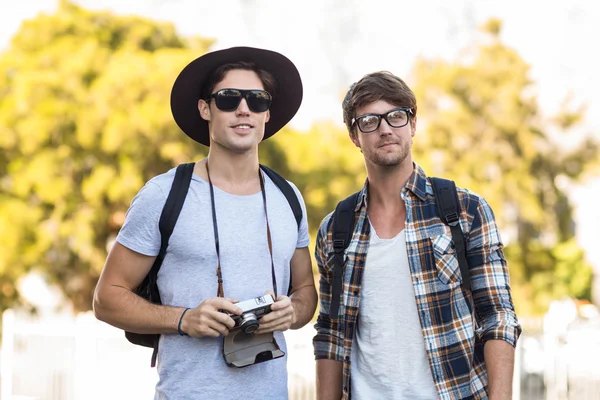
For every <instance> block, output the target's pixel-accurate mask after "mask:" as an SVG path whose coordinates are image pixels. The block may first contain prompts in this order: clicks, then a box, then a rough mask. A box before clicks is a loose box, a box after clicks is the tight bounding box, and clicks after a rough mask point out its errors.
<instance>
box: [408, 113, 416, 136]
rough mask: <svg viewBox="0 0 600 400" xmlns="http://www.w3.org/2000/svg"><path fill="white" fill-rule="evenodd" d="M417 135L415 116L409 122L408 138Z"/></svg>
mask: <svg viewBox="0 0 600 400" xmlns="http://www.w3.org/2000/svg"><path fill="white" fill-rule="evenodd" d="M416 133H417V116H416V115H415V116H414V117H413V118H412V121H410V136H415V134H416Z"/></svg>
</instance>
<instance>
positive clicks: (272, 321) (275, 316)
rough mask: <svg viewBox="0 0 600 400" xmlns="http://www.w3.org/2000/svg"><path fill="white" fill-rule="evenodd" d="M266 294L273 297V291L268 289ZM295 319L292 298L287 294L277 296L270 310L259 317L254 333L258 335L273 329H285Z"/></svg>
mask: <svg viewBox="0 0 600 400" xmlns="http://www.w3.org/2000/svg"><path fill="white" fill-rule="evenodd" d="M267 295H270V296H272V297H274V293H273V292H272V291H270V290H269V291H268V292H267ZM295 321H296V313H295V311H294V306H293V304H292V300H291V299H290V298H289V297H288V296H279V297H277V301H275V302H274V303H273V304H272V305H271V312H270V313H268V314H266V315H265V316H264V317H262V318H261V320H260V326H259V328H258V330H256V332H255V333H256V334H257V335H258V334H262V333H268V332H274V331H282V332H283V331H287V330H288V329H290V328H291V327H292V324H293V323H294V322H295Z"/></svg>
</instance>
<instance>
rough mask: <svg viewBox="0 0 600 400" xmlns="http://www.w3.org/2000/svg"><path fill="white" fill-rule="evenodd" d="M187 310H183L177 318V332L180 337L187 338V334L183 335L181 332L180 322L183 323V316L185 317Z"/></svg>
mask: <svg viewBox="0 0 600 400" xmlns="http://www.w3.org/2000/svg"><path fill="white" fill-rule="evenodd" d="M188 310H189V308H186V309H185V310H183V312H182V313H181V317H179V325H177V332H179V334H180V335H181V336H188V334H187V333H185V332H184V331H182V330H181V321H183V316H184V315H185V313H186V312H188Z"/></svg>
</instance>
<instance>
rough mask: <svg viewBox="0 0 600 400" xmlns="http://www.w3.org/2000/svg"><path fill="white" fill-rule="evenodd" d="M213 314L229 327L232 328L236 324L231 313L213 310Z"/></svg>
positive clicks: (216, 319)
mask: <svg viewBox="0 0 600 400" xmlns="http://www.w3.org/2000/svg"><path fill="white" fill-rule="evenodd" d="M211 316H212V317H213V319H214V320H215V321H217V322H219V323H220V324H222V325H225V326H226V327H227V328H229V329H231V328H233V327H234V326H235V321H234V320H233V318H231V317H230V316H229V315H227V314H225V313H222V312H220V311H213V312H212V314H211Z"/></svg>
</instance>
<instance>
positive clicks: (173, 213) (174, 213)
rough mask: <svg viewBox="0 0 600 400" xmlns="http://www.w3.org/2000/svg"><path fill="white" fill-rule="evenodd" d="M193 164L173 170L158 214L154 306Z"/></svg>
mask: <svg viewBox="0 0 600 400" xmlns="http://www.w3.org/2000/svg"><path fill="white" fill-rule="evenodd" d="M194 165H195V163H187V164H180V165H178V166H177V169H176V170H175V178H174V179H173V184H172V185H171V190H170V191H169V196H168V197H167V201H166V202H165V206H164V207H163V210H162V213H161V214H160V220H159V222H158V228H159V230H160V250H159V252H158V256H157V257H156V260H155V261H154V264H153V265H152V268H151V269H150V272H149V274H148V278H149V286H150V288H151V297H152V298H151V302H152V303H155V304H161V301H160V293H159V292H158V286H157V285H156V278H157V276H158V270H159V269H160V266H161V265H162V263H163V260H164V259H165V255H166V254H167V247H168V245H169V239H170V238H171V234H172V233H173V229H174V228H175V224H176V223H177V219H178V218H179V214H180V213H181V209H182V208H183V203H184V202H185V198H186V196H187V192H188V189H189V187H190V181H191V180H192V175H193V174H194ZM159 339H160V335H156V336H155V339H154V351H153V353H152V362H151V366H152V367H154V366H155V365H156V357H157V355H158V341H159Z"/></svg>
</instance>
